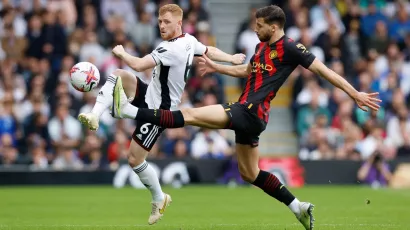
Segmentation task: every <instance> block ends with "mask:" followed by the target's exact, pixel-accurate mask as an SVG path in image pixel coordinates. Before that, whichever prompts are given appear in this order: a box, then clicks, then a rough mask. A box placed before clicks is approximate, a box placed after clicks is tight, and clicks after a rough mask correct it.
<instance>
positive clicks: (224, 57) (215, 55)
mask: <svg viewBox="0 0 410 230" xmlns="http://www.w3.org/2000/svg"><path fill="white" fill-rule="evenodd" d="M207 48H208V52H207V53H206V55H208V57H209V58H210V59H211V60H213V61H221V62H230V63H232V64H234V65H240V64H242V63H243V62H244V61H245V58H246V56H245V54H234V55H230V54H227V53H225V52H223V51H222V50H220V49H218V48H216V47H213V46H207Z"/></svg>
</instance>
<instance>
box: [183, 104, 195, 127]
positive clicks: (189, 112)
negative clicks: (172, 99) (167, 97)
mask: <svg viewBox="0 0 410 230" xmlns="http://www.w3.org/2000/svg"><path fill="white" fill-rule="evenodd" d="M181 112H182V115H183V116H184V121H185V124H186V125H191V124H194V122H195V120H196V119H197V117H198V115H197V112H196V111H195V109H193V108H186V109H181Z"/></svg>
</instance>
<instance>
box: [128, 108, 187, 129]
mask: <svg viewBox="0 0 410 230" xmlns="http://www.w3.org/2000/svg"><path fill="white" fill-rule="evenodd" d="M135 119H137V120H143V121H146V122H150V123H152V124H154V125H158V126H161V127H164V128H181V127H184V124H185V121H184V116H183V115H182V112H181V111H179V110H178V111H169V110H163V109H142V108H140V109H138V113H137V116H136V117H135Z"/></svg>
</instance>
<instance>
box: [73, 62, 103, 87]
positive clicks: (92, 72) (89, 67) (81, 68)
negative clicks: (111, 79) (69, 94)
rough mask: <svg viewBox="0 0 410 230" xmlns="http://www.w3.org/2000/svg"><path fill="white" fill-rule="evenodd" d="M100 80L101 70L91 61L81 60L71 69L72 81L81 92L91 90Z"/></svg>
mask: <svg viewBox="0 0 410 230" xmlns="http://www.w3.org/2000/svg"><path fill="white" fill-rule="evenodd" d="M99 82H100V71H98V69H97V67H96V66H95V65H93V64H92V63H90V62H79V63H77V64H75V65H74V66H73V67H72V68H71V70H70V83H71V85H72V86H73V87H74V88H75V89H76V90H78V91H80V92H89V91H91V90H92V89H94V88H95V87H96V86H97V85H98V83H99Z"/></svg>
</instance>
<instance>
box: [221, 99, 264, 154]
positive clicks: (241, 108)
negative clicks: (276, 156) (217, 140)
mask: <svg viewBox="0 0 410 230" xmlns="http://www.w3.org/2000/svg"><path fill="white" fill-rule="evenodd" d="M222 106H223V108H224V109H225V112H226V114H228V117H229V120H230V121H229V124H228V126H227V127H226V128H227V129H232V130H234V131H235V142H236V143H237V144H243V145H250V146H252V147H257V146H258V145H259V136H260V134H261V133H262V132H263V131H264V130H265V128H266V122H264V121H263V120H261V119H259V117H258V116H257V115H256V113H255V112H253V111H252V107H253V105H252V104H250V103H246V104H240V103H227V104H223V105H222Z"/></svg>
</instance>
